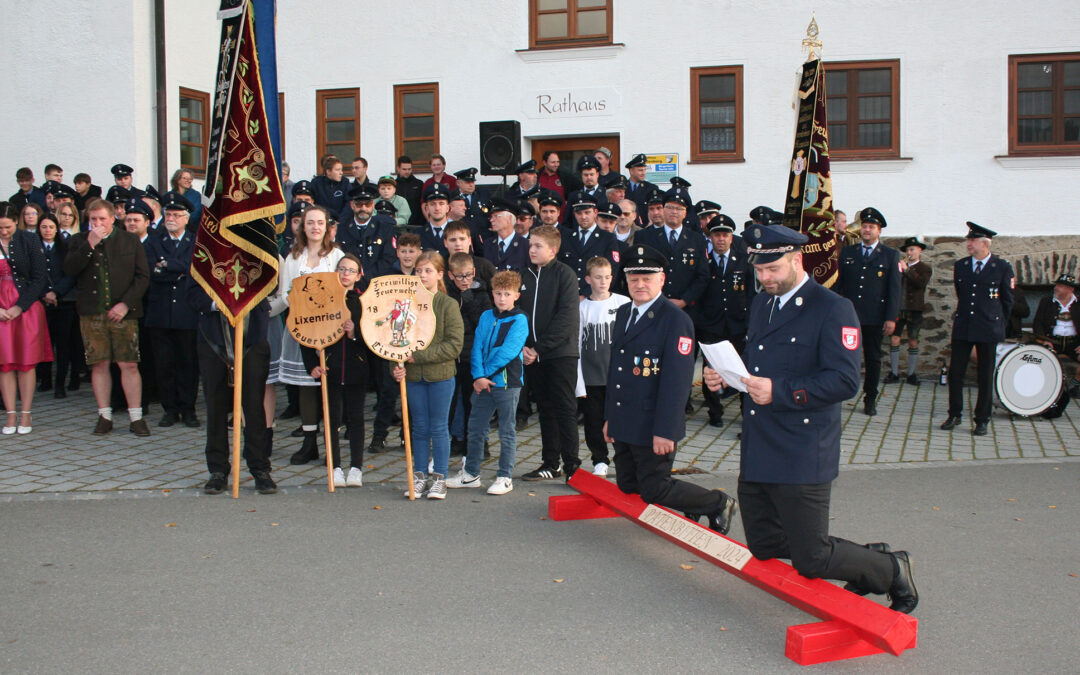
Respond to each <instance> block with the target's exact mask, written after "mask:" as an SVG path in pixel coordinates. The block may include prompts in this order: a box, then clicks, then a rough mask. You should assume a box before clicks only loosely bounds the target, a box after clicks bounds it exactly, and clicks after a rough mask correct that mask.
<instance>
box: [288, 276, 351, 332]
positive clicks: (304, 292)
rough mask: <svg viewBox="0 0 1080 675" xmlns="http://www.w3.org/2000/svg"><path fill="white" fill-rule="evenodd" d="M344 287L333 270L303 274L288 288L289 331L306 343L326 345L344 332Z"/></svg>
mask: <svg viewBox="0 0 1080 675" xmlns="http://www.w3.org/2000/svg"><path fill="white" fill-rule="evenodd" d="M348 318H350V317H349V310H348V308H346V306H345V287H344V286H342V285H341V280H340V279H338V275H337V274H336V273H334V272H319V273H318V274H305V275H304V276H302V277H297V278H296V280H295V281H293V284H292V288H291V289H290V290H289V319H288V321H287V322H286V323H287V327H288V330H289V333H290V334H292V336H293V337H294V338H296V341H297V342H299V343H300V344H301V345H303V346H305V347H311V348H313V349H326V348H327V347H329V346H330V345H332V344H334V343H335V342H337V341H338V340H340V339H341V336H342V335H344V334H345V329H344V328H343V327H342V324H343V323H344V322H345V319H348Z"/></svg>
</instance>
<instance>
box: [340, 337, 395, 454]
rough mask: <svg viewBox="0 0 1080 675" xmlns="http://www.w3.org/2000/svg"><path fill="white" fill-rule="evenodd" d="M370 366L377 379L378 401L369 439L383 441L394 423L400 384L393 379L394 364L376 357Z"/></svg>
mask: <svg viewBox="0 0 1080 675" xmlns="http://www.w3.org/2000/svg"><path fill="white" fill-rule="evenodd" d="M372 366H373V370H375V372H376V373H377V377H378V379H379V389H378V392H379V399H378V402H377V404H376V406H375V424H374V428H373V429H372V430H371V438H372V440H375V439H383V440H385V439H386V434H387V433H389V431H388V430H389V428H390V423H391V422H393V421H394V409H395V407H396V406H397V400H398V397H399V396H400V395H401V384H400V383H398V382H397V381H396V380H395V379H394V374H393V370H394V364H393V363H391V362H390V361H387V360H385V359H380V358H378V357H376V358H375V360H374V361H373V362H372ZM350 435H351V434H350Z"/></svg>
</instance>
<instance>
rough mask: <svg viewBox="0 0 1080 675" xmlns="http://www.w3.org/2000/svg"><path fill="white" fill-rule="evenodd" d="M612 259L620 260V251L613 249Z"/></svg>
mask: <svg viewBox="0 0 1080 675" xmlns="http://www.w3.org/2000/svg"><path fill="white" fill-rule="evenodd" d="M611 259H612V260H614V261H615V262H619V252H618V251H612V252H611Z"/></svg>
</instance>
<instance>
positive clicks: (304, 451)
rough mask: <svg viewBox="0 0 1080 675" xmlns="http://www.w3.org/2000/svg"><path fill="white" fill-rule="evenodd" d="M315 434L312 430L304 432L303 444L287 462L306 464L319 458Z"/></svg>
mask: <svg viewBox="0 0 1080 675" xmlns="http://www.w3.org/2000/svg"><path fill="white" fill-rule="evenodd" d="M315 434H316V432H314V431H305V432H304V444H303V445H302V446H300V449H299V450H297V451H296V452H295V453H294V454H293V456H292V457H290V458H289V464H293V465H300V464H307V463H308V462H314V461H315V460H317V459H319V445H318V442H317V441H316V440H315Z"/></svg>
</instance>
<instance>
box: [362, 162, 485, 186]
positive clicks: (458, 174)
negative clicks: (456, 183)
mask: <svg viewBox="0 0 1080 675" xmlns="http://www.w3.org/2000/svg"><path fill="white" fill-rule="evenodd" d="M454 178H457V179H458V180H464V181H469V182H473V183H475V182H476V167H474V166H470V167H469V168H468V169H462V170H461V171H455V172H454ZM379 182H380V183H381V182H382V180H381V179H380V180H379Z"/></svg>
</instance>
